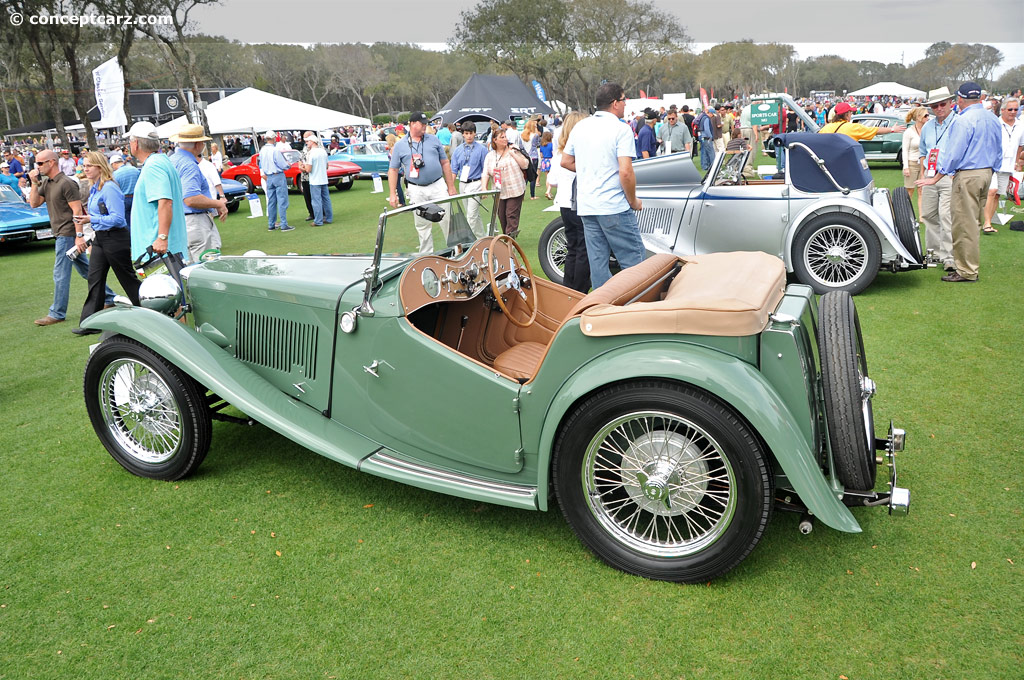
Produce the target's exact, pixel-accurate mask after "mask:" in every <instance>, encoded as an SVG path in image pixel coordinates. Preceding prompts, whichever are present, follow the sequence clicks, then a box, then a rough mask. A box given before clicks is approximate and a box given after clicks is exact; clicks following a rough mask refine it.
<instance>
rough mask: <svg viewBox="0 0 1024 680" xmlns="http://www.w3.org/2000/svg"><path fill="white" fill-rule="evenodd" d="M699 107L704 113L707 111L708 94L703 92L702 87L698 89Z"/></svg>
mask: <svg viewBox="0 0 1024 680" xmlns="http://www.w3.org/2000/svg"><path fill="white" fill-rule="evenodd" d="M700 105H701V106H702V107H703V108H704V110H705V111H707V110H708V93H707V92H706V91H705V90H704V88H703V87H702V88H700Z"/></svg>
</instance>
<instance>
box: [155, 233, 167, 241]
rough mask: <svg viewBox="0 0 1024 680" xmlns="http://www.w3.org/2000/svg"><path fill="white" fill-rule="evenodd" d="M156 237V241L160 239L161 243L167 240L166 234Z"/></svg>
mask: <svg viewBox="0 0 1024 680" xmlns="http://www.w3.org/2000/svg"><path fill="white" fill-rule="evenodd" d="M156 237H157V238H158V239H160V240H161V241H166V240H167V234H157V235H156Z"/></svg>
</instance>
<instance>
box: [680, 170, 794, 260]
mask: <svg viewBox="0 0 1024 680" xmlns="http://www.w3.org/2000/svg"><path fill="white" fill-rule="evenodd" d="M751 153H753V152H752V151H744V152H739V153H733V154H726V155H725V157H724V158H722V160H721V163H720V164H718V165H717V166H716V167H715V169H714V172H713V173H712V174H711V175H709V176H708V177H707V179H706V180H705V183H704V194H703V196H702V199H701V201H700V212H699V214H698V215H697V228H696V241H695V243H694V253H695V254H702V253H720V252H729V251H733V250H760V251H763V252H766V253H770V254H772V255H778V256H779V257H782V255H783V253H782V248H783V234H785V231H786V228H787V227H788V225H789V188H788V186H787V184H786V182H785V181H781V180H775V181H770V180H756V179H749V180H748V179H747V178H744V176H743V167H744V165H745V163H746V162H747V160H748V157H749V155H750V154H751ZM748 181H752V182H754V183H753V184H748V183H747V182H748ZM760 182H764V183H763V184H762V183H760Z"/></svg>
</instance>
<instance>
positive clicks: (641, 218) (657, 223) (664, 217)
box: [636, 208, 672, 234]
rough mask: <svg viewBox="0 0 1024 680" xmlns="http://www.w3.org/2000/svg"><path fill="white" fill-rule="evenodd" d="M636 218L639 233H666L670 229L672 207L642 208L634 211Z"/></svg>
mask: <svg viewBox="0 0 1024 680" xmlns="http://www.w3.org/2000/svg"><path fill="white" fill-rule="evenodd" d="M636 219H637V222H638V223H639V225H640V233H641V234H653V233H654V232H655V231H660V232H661V233H662V234H668V233H669V232H670V231H671V230H672V208H644V209H643V210H641V211H639V212H638V213H636Z"/></svg>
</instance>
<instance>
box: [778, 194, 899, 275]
mask: <svg viewBox="0 0 1024 680" xmlns="http://www.w3.org/2000/svg"><path fill="white" fill-rule="evenodd" d="M828 212H842V213H846V214H851V215H856V216H857V217H859V218H861V219H862V220H864V221H865V222H867V223H868V224H869V225H871V227H872V228H873V229H874V230H875V233H876V234H877V235H878V238H879V240H880V241H881V243H882V264H883V265H884V264H886V263H888V262H889V261H891V260H892V259H893V256H894V255H898V256H899V257H902V258H903V259H904V260H906V261H907V262H914V263H916V262H917V260H915V259H914V256H913V255H911V254H910V252H909V251H908V250H907V249H906V247H904V245H903V243H901V242H900V239H899V236H897V235H896V229H895V227H893V225H892V215H888V216H885V215H882V214H881V213H880V212H879V210H878V209H877V208H876V207H875V206H873V205H869V204H867V203H865V202H864V201H861V200H858V199H855V198H850V197H849V196H829V197H828V198H827V199H822V200H820V201H814V202H813V203H811V204H810V205H809V206H807V207H805V208H804V209H803V210H801V211H800V213H799V214H797V215H795V216H794V217H793V220H792V224H793V228H792V229H790V230H789V233H788V234H786V250H785V253H786V269H787V270H788V271H793V262H792V259H793V258H792V254H793V240H794V239H795V238H796V235H797V232H799V231H800V228H801V227H802V226H803V225H804V222H806V221H807V220H808V219H810V218H811V217H815V216H817V215H820V214H824V213H828ZM886 251H889V252H888V253H887V252H886ZM893 251H895V252H894V253H893Z"/></svg>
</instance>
